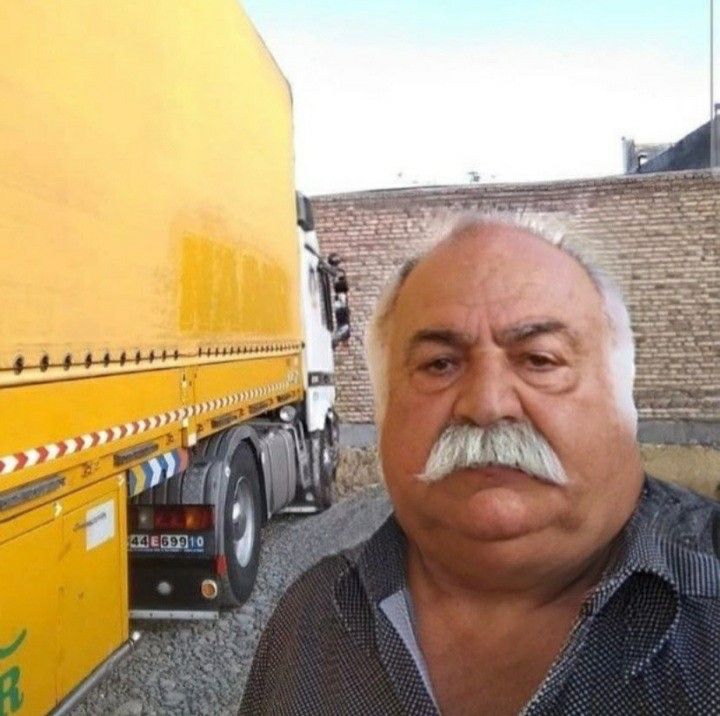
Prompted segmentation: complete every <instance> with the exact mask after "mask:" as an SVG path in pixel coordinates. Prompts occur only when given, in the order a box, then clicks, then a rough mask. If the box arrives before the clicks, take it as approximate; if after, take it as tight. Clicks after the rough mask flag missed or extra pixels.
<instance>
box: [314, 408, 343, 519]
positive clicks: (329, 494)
mask: <svg viewBox="0 0 720 716" xmlns="http://www.w3.org/2000/svg"><path fill="white" fill-rule="evenodd" d="M337 449H338V446H337V430H336V428H335V427H334V425H333V423H332V422H331V421H330V420H328V421H327V422H326V423H325V429H324V430H323V431H322V432H321V433H320V438H319V440H318V447H317V460H318V480H319V481H318V484H317V485H316V486H315V490H314V495H315V504H316V505H317V507H318V508H319V509H321V510H326V509H327V508H328V507H330V506H331V505H332V504H333V502H334V500H335V488H334V485H335V473H336V471H337V459H338V457H337Z"/></svg>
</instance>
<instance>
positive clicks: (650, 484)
mask: <svg viewBox="0 0 720 716" xmlns="http://www.w3.org/2000/svg"><path fill="white" fill-rule="evenodd" d="M643 507H644V510H643V512H644V514H643V520H642V522H641V529H642V530H643V531H646V538H647V537H650V539H651V540H652V542H653V543H654V544H655V545H656V547H655V548H653V549H656V550H657V555H658V557H659V558H660V559H661V560H662V562H663V563H664V566H665V571H666V573H667V574H669V575H670V576H671V577H672V578H673V581H674V582H675V583H676V585H677V586H678V587H679V588H680V590H681V592H684V593H686V594H688V595H689V594H695V595H696V596H703V595H704V596H706V597H718V596H720V503H718V502H717V501H716V500H713V499H710V498H708V497H704V496H702V495H700V494H698V493H696V492H693V491H692V490H689V489H687V488H684V487H680V486H678V485H675V484H672V483H668V482H664V481H661V480H656V479H653V478H648V480H647V483H646V499H645V500H644V505H643ZM647 533H649V534H647Z"/></svg>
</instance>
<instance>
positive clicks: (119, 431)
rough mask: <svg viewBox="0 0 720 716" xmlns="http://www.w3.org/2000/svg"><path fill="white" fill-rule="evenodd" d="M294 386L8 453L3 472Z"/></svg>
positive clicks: (262, 389) (0, 465)
mask: <svg viewBox="0 0 720 716" xmlns="http://www.w3.org/2000/svg"><path fill="white" fill-rule="evenodd" d="M291 385H292V382H291V381H284V382H280V383H271V384H268V385H263V386H259V387H257V388H252V389H250V390H245V391H242V392H240V393H233V394H232V395H226V396H225V397H224V398H217V399H215V400H209V401H207V402H204V403H197V404H196V405H190V406H187V407H185V408H178V409H177V410H172V411H170V412H169V413H162V414H161V415H153V416H152V417H150V418H143V419H142V420H136V421H135V422H132V423H125V424H123V425H116V426H115V427H112V428H106V429H104V430H98V431H97V432H92V433H86V434H85V435H80V436H79V437H75V438H68V439H67V440H61V441H60V442H56V443H51V444H49V445H43V446H42V447H36V448H32V449H31V450H24V451H22V452H18V453H15V454H14V455H6V456H5V457H0V475H9V474H10V473H12V472H17V471H18V470H22V469H24V468H26V467H33V466H35V465H42V464H43V463H47V462H52V461H53V460H57V459H58V458H61V457H64V456H65V455H73V454H75V453H79V452H82V451H83V450H88V449H90V448H93V447H96V446H98V445H106V444H107V443H111V442H115V441H116V440H121V439H122V438H125V437H128V436H130V435H139V434H140V433H145V432H147V431H148V430H154V429H155V428H159V427H162V426H163V425H168V424H170V423H178V422H180V421H181V420H184V419H185V418H190V417H192V416H194V415H201V414H202V413H208V412H210V411H213V410H219V409H220V408H226V407H228V406H230V405H234V404H235V403H239V402H243V401H246V400H253V399H255V398H261V397H264V396H266V395H270V394H272V393H276V392H279V391H281V390H283V389H286V388H289V387H290V386H291Z"/></svg>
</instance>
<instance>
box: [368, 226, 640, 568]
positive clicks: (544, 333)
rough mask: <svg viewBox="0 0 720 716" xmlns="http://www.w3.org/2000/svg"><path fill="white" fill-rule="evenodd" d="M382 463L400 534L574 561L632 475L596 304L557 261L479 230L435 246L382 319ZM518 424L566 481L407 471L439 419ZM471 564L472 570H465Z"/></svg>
mask: <svg viewBox="0 0 720 716" xmlns="http://www.w3.org/2000/svg"><path fill="white" fill-rule="evenodd" d="M389 330H390V338H389V346H388V350H389V356H388V357H389V364H388V387H389V394H388V401H387V409H386V413H385V416H384V420H383V424H382V426H381V429H380V452H381V459H382V464H383V471H384V474H385V478H386V481H387V485H388V490H389V492H390V495H391V497H392V500H393V503H394V506H395V511H396V514H397V516H398V519H399V521H400V523H401V525H402V526H403V529H404V530H405V532H406V533H407V534H408V536H409V537H410V539H411V541H412V542H415V543H416V544H417V545H418V546H419V547H420V548H421V550H422V551H423V552H424V553H426V554H432V555H434V556H436V557H437V558H438V559H440V560H441V561H443V560H444V561H448V560H450V561H453V560H464V561H465V562H466V563H467V565H469V566H468V569H470V572H472V570H473V569H475V568H476V567H477V568H480V567H482V565H485V566H486V567H493V568H498V569H506V568H507V569H511V570H512V569H513V568H519V569H523V568H525V567H528V566H535V565H537V564H543V560H545V563H546V564H547V569H548V570H549V571H552V570H553V569H554V568H555V566H556V565H557V564H564V563H567V564H568V565H570V564H572V563H574V562H577V563H578V564H579V563H581V562H582V561H583V560H585V559H587V558H588V557H589V556H590V555H591V554H593V553H594V552H597V551H599V550H600V549H602V548H603V547H604V546H605V545H607V543H608V542H609V541H610V540H611V539H612V537H613V536H614V535H615V534H617V532H618V531H619V530H620V528H621V527H622V525H623V524H624V522H625V521H626V520H627V519H628V517H629V515H630V514H631V512H632V509H633V507H634V505H635V503H636V501H637V496H638V494H639V490H640V485H641V480H642V471H641V468H640V466H639V462H638V453H637V447H636V443H635V435H634V426H633V425H632V421H631V420H630V419H629V418H628V416H627V415H622V414H620V411H619V410H618V407H617V404H616V397H615V396H616V393H615V390H614V384H613V376H612V374H611V371H610V368H609V366H610V351H611V346H612V339H611V335H610V330H609V327H608V325H607V319H606V317H605V315H604V312H603V306H602V300H601V298H600V296H599V295H598V292H597V290H596V289H595V287H594V286H593V284H592V282H591V281H590V279H589V278H588V276H587V275H586V273H585V271H584V270H583V269H582V267H580V266H579V265H578V264H577V262H575V261H574V260H573V259H572V258H571V257H569V256H567V255H566V254H564V253H563V252H562V251H560V250H559V249H557V248H555V247H553V246H551V245H549V244H548V243H546V242H544V241H543V240H541V239H538V238H537V237H534V236H532V235H529V234H527V233H526V232H524V231H522V230H518V229H512V228H509V227H506V226H489V227H485V228H483V229H482V230H481V231H480V232H478V230H474V231H473V232H472V233H469V234H466V235H463V236H461V237H457V238H455V239H453V240H452V241H450V242H446V243H444V244H442V245H440V246H439V247H438V248H436V249H435V250H434V251H433V252H431V254H430V255H429V256H428V257H427V258H425V259H424V260H423V261H422V262H421V263H420V264H419V265H418V266H417V267H416V268H415V269H414V270H413V272H412V273H411V274H410V276H409V277H408V279H407V280H406V283H405V284H404V286H403V287H402V289H401V290H400V293H399V295H398V298H397V302H396V304H395V307H394V311H393V313H392V316H391V318H390V326H389ZM500 420H506V421H511V422H512V421H518V422H527V423H531V424H532V425H533V426H534V427H535V429H536V430H537V431H538V432H539V433H541V434H542V436H544V438H545V439H546V440H547V442H548V443H549V444H550V446H551V447H552V448H553V449H554V451H555V452H556V453H557V456H558V457H559V459H560V462H561V463H562V466H563V467H564V470H565V472H566V473H567V476H568V483H567V484H566V485H563V486H557V485H551V484H548V483H546V482H542V481H540V480H538V479H537V478H535V477H532V476H530V475H528V474H526V473H524V472H521V471H518V470H511V469H507V468H493V467H488V468H484V469H463V470H459V471H456V472H453V473H451V474H449V475H448V476H446V477H444V478H443V479H441V480H440V481H438V482H436V483H425V482H422V481H421V480H419V479H418V478H417V475H418V474H419V473H421V472H422V471H423V468H424V466H425V463H426V461H427V458H428V455H429V454H430V451H431V449H432V447H433V445H434V443H435V442H436V440H437V439H438V437H439V436H440V434H441V433H442V431H443V429H444V428H446V427H447V426H448V425H450V424H474V425H478V426H481V427H487V426H490V425H493V424H494V423H496V422H497V421H500ZM472 565H475V566H472Z"/></svg>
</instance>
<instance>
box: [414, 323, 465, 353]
mask: <svg viewBox="0 0 720 716" xmlns="http://www.w3.org/2000/svg"><path fill="white" fill-rule="evenodd" d="M421 343H442V344H443V345H445V346H448V347H449V348H457V349H465V348H470V347H471V346H472V345H473V343H475V338H474V337H473V336H471V335H470V334H468V333H462V332H460V331H453V330H452V329H450V328H423V329H421V330H419V331H416V332H415V333H413V334H412V336H410V340H409V341H408V346H407V353H408V354H410V353H411V352H412V351H413V349H414V348H416V347H417V346H419V345H420V344H421Z"/></svg>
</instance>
